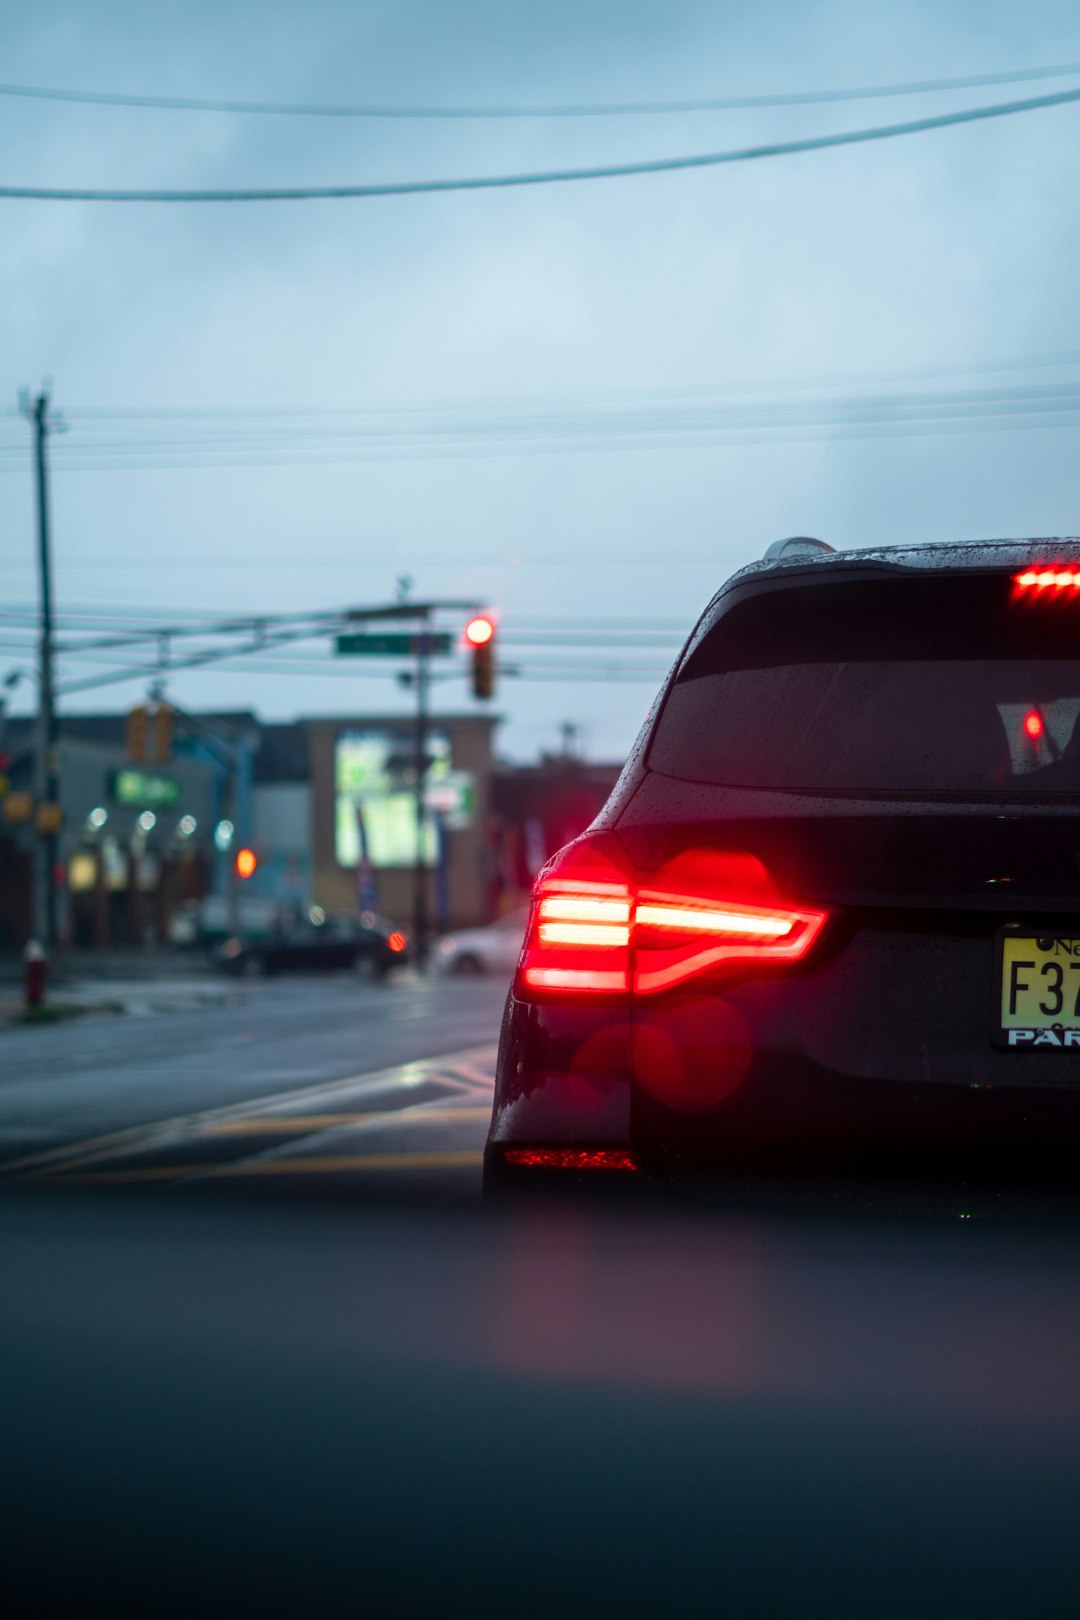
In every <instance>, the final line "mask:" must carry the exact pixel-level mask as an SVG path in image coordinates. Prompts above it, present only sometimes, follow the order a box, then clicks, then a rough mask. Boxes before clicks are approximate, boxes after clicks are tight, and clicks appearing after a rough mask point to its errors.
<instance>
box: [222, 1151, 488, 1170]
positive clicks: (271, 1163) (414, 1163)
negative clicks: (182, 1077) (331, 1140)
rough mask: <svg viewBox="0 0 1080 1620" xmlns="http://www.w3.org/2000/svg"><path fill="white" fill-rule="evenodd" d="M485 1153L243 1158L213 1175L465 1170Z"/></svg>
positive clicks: (476, 1166)
mask: <svg viewBox="0 0 1080 1620" xmlns="http://www.w3.org/2000/svg"><path fill="white" fill-rule="evenodd" d="M483 1162H484V1155H483V1154H482V1153H480V1152H478V1151H475V1150H474V1151H472V1152H469V1153H336V1154H333V1153H328V1154H326V1156H325V1157H324V1158H321V1159H320V1158H316V1157H311V1156H305V1157H303V1158H287V1159H241V1161H240V1162H239V1164H227V1165H222V1166H220V1167H218V1166H215V1167H214V1168H213V1169H212V1170H211V1171H210V1172H209V1173H210V1175H211V1176H278V1175H287V1176H294V1175H327V1174H330V1173H336V1174H341V1173H342V1172H344V1171H349V1170H464V1169H472V1168H474V1167H475V1168H476V1169H479V1168H480V1166H481V1165H482V1164H483Z"/></svg>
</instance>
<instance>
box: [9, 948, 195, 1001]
mask: <svg viewBox="0 0 1080 1620" xmlns="http://www.w3.org/2000/svg"><path fill="white" fill-rule="evenodd" d="M24 971H25V970H24V965H23V959H22V954H21V953H20V952H18V951H5V952H3V953H2V954H0V998H3V999H6V997H5V996H4V991H5V989H6V987H7V986H9V985H15V986H17V987H20V988H21V986H22V982H23V973H24ZM176 976H182V977H183V978H186V979H191V978H213V977H215V969H214V967H213V965H212V963H211V962H210V960H209V958H208V957H207V956H206V954H205V953H204V952H203V951H201V950H178V949H176V948H175V947H171V946H165V945H147V946H144V947H142V949H139V948H138V947H137V946H120V947H116V948H115V949H110V950H105V951H98V950H91V949H80V950H73V951H64V950H58V951H56V952H55V954H54V955H53V956H52V958H51V960H50V962H49V983H50V985H51V986H53V987H57V986H60V985H67V984H69V983H72V982H75V981H80V982H84V981H87V980H98V981H107V980H113V979H126V980H146V979H151V980H152V979H162V978H174V977H176Z"/></svg>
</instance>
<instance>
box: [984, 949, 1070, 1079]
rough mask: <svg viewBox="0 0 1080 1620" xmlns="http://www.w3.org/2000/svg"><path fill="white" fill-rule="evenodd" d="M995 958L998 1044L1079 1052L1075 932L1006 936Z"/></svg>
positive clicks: (1018, 1047) (1022, 1048)
mask: <svg viewBox="0 0 1080 1620" xmlns="http://www.w3.org/2000/svg"><path fill="white" fill-rule="evenodd" d="M1000 960H1001V1000H1000V1005H999V1013H998V1019H999V1025H1000V1039H1001V1041H1002V1044H1003V1045H1005V1046H1009V1047H1013V1048H1015V1049H1017V1050H1025V1049H1030V1048H1032V1047H1038V1048H1039V1049H1040V1050H1044V1051H1047V1050H1054V1049H1056V1050H1059V1051H1060V1050H1061V1049H1062V1048H1063V1047H1071V1048H1073V1049H1075V1050H1077V1051H1080V934H1039V935H1029V934H1005V935H1004V936H1003V937H1002V940H1001V957H1000Z"/></svg>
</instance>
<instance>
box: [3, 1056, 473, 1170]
mask: <svg viewBox="0 0 1080 1620" xmlns="http://www.w3.org/2000/svg"><path fill="white" fill-rule="evenodd" d="M497 1051H498V1048H497V1047H496V1046H495V1045H494V1044H491V1043H489V1044H486V1045H484V1046H469V1047H465V1048H464V1049H462V1050H459V1051H457V1052H442V1053H439V1054H437V1055H436V1056H434V1057H430V1058H415V1059H413V1060H412V1061H411V1062H409V1063H397V1064H393V1065H392V1066H391V1067H389V1068H386V1069H371V1070H369V1071H368V1072H367V1073H366V1074H353V1075H349V1076H348V1077H347V1078H346V1079H344V1080H319V1081H317V1082H316V1083H315V1084H314V1085H311V1086H297V1087H295V1088H294V1089H293V1090H292V1091H279V1092H276V1093H274V1094H272V1095H270V1096H269V1097H257V1098H253V1099H252V1100H251V1101H249V1102H247V1103H227V1104H225V1105H224V1106H223V1107H221V1108H207V1109H201V1110H198V1111H196V1112H195V1113H191V1114H177V1115H175V1116H173V1117H172V1118H170V1119H162V1120H154V1121H152V1122H151V1123H150V1124H148V1125H134V1126H129V1127H128V1128H127V1129H126V1130H122V1131H110V1132H108V1133H106V1134H105V1135H103V1136H91V1137H86V1138H85V1139H84V1140H83V1141H81V1142H70V1143H68V1144H66V1145H65V1146H64V1147H56V1148H46V1149H45V1150H44V1151H43V1152H40V1153H31V1154H29V1155H27V1156H26V1157H25V1158H22V1159H13V1160H12V1161H11V1162H10V1163H9V1164H6V1165H4V1166H3V1168H2V1169H0V1176H2V1177H3V1178H4V1179H7V1178H8V1177H12V1176H33V1175H36V1174H41V1173H44V1174H49V1173H50V1172H51V1171H52V1170H53V1169H54V1168H61V1169H63V1168H65V1167H68V1166H70V1167H71V1168H72V1169H74V1168H76V1167H77V1166H78V1165H83V1164H93V1163H95V1162H97V1161H100V1160H101V1159H108V1158H110V1157H111V1156H112V1154H113V1153H114V1152H115V1151H119V1152H123V1151H125V1150H128V1151H138V1150H139V1149H140V1148H145V1147H152V1146H155V1145H158V1144H160V1143H161V1142H162V1140H163V1139H164V1140H166V1141H167V1140H169V1139H173V1140H175V1138H176V1135H177V1134H178V1133H179V1130H180V1128H183V1129H184V1130H186V1131H188V1132H190V1131H191V1130H192V1129H193V1128H195V1127H197V1126H198V1125H199V1124H200V1123H202V1122H209V1121H212V1120H217V1119H230V1118H232V1119H242V1118H247V1117H250V1116H252V1115H256V1114H258V1113H260V1112H262V1113H265V1112H266V1111H267V1110H268V1109H270V1108H280V1107H282V1106H285V1107H287V1106H288V1105H289V1104H290V1103H295V1102H303V1101H309V1102H310V1101H312V1100H314V1099H315V1098H316V1097H318V1098H330V1097H334V1096H341V1095H343V1094H347V1093H349V1092H351V1091H355V1090H356V1089H357V1087H361V1088H363V1089H364V1090H365V1091H368V1090H377V1089H378V1088H379V1087H380V1086H384V1085H390V1084H393V1083H395V1082H396V1083H397V1084H399V1085H407V1086H418V1085H422V1084H424V1082H425V1081H427V1080H430V1081H431V1082H432V1083H433V1084H438V1085H442V1086H446V1087H449V1088H452V1089H453V1090H455V1091H459V1092H464V1093H466V1094H468V1092H469V1091H471V1090H473V1087H472V1086H471V1085H468V1084H466V1083H463V1082H462V1081H461V1080H460V1079H459V1078H458V1077H457V1075H458V1071H460V1070H466V1071H469V1070H471V1071H472V1073H473V1074H475V1075H477V1077H478V1078H479V1077H480V1076H481V1075H483V1074H484V1072H485V1071H486V1073H487V1083H490V1082H491V1081H492V1080H493V1078H494V1071H495V1057H496V1053H497ZM391 1112H397V1110H391Z"/></svg>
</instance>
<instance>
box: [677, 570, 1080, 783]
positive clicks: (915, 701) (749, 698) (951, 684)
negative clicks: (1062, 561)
mask: <svg viewBox="0 0 1080 1620" xmlns="http://www.w3.org/2000/svg"><path fill="white" fill-rule="evenodd" d="M1078 716H1080V597H1077V598H1076V599H1075V600H1073V599H1072V598H1071V596H1070V597H1069V598H1068V599H1066V598H1065V597H1064V596H1062V597H1059V598H1057V599H1053V598H1052V597H1051V593H1047V596H1046V597H1044V598H1042V599H1039V598H1035V599H1034V600H1026V599H1022V598H1021V599H1017V598H1016V596H1015V593H1014V589H1013V586H1012V582H1011V578H1010V577H1009V576H1002V575H994V576H991V577H986V576H976V577H975V578H971V577H968V578H960V579H955V578H954V579H950V578H945V579H934V580H926V579H914V580H904V579H889V580H884V581H881V580H875V581H870V582H867V581H854V580H852V581H839V582H832V583H829V584H820V585H816V584H815V585H806V586H802V587H794V586H789V587H787V588H784V589H781V590H774V591H769V592H762V593H760V594H757V595H754V596H751V597H748V598H744V599H743V600H742V601H741V602H738V603H736V604H735V605H734V606H732V607H731V608H730V609H729V610H728V611H727V612H725V613H724V614H723V615H722V617H721V618H720V619H719V620H718V621H717V622H716V624H715V625H714V626H713V628H712V629H711V630H709V631H708V632H707V633H706V635H705V636H704V637H703V639H702V641H701V642H700V643H699V644H698V646H697V647H696V648H695V649H694V651H693V653H692V654H691V655H690V657H689V658H688V660H687V662H686V663H685V665H684V666H683V668H682V670H681V671H680V673H679V676H678V678H677V680H676V682H675V685H674V686H673V687H672V690H671V692H670V694H669V696H668V700H667V703H666V704H665V705H664V708H663V711H662V713H661V716H660V721H659V724H658V727H657V729H656V732H655V734H654V738H653V742H652V747H651V750H650V754H649V764H650V765H651V766H652V768H653V769H654V770H658V771H663V772H665V773H666V774H667V775H670V776H677V777H680V778H682V779H683V780H686V781H695V782H710V783H717V784H725V785H728V786H732V787H737V786H738V787H742V786H745V787H762V788H781V789H789V790H804V791H808V792H825V793H860V792H863V793H874V792H879V793H885V792H900V793H917V792H928V793H972V794H976V795H980V796H981V795H984V794H991V795H992V794H1000V793H1007V794H1014V793H1016V794H1023V795H1032V796H1034V795H1037V794H1043V793H1051V794H1057V793H1075V792H1077V791H1080V725H1078V723H1077V719H1078Z"/></svg>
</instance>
